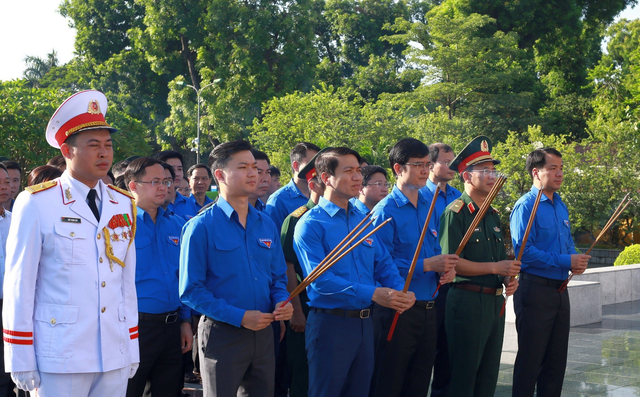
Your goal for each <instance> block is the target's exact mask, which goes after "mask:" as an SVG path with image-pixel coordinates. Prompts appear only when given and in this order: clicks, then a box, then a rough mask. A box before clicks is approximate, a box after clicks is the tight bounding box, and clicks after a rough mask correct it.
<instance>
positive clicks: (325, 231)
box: [293, 197, 404, 310]
mask: <svg viewBox="0 0 640 397" xmlns="http://www.w3.org/2000/svg"><path fill="white" fill-rule="evenodd" d="M364 217H365V215H363V214H362V213H361V212H360V211H358V210H356V209H355V208H354V207H353V205H351V203H349V207H348V211H345V210H344V209H342V208H340V207H338V206H337V205H335V204H334V203H332V202H330V201H328V200H326V199H325V198H324V197H320V201H319V202H318V205H316V206H315V207H313V208H312V209H310V210H309V211H307V213H306V214H304V215H303V216H302V218H301V219H300V221H299V222H298V224H297V225H296V229H295V233H294V236H293V248H294V250H295V252H296V255H297V256H298V259H299V260H300V264H301V265H302V271H303V273H304V275H305V277H306V276H308V275H309V273H310V272H311V271H312V270H313V269H315V268H316V266H318V264H319V263H320V262H321V261H322V260H323V259H324V258H325V256H327V255H328V254H329V252H331V250H333V249H334V248H335V247H336V246H337V245H338V244H339V243H340V241H342V239H343V238H344V237H345V236H346V235H347V234H349V232H350V231H351V230H353V229H354V228H355V227H356V226H357V225H358V223H360V221H361V220H362V219H363V218H364ZM385 227H388V225H387V226H385ZM371 230H373V227H372V226H369V228H367V230H366V231H364V232H363V233H362V234H361V235H360V237H359V238H358V240H359V239H361V238H363V237H364V236H365V235H366V234H367V233H368V232H370V231H371ZM358 240H356V241H358ZM376 283H380V285H382V286H383V287H389V288H394V289H397V290H402V288H403V287H404V280H403V279H402V277H400V274H399V273H398V269H397V268H396V267H395V265H394V264H393V260H392V259H391V256H390V255H389V252H388V251H387V249H386V248H385V247H384V245H383V244H382V242H381V241H380V239H379V238H378V236H376V235H375V234H374V235H372V236H371V238H370V239H368V241H365V242H363V243H362V244H360V245H359V246H358V247H356V248H355V249H354V250H353V251H351V252H350V253H349V254H347V255H346V256H345V257H344V258H342V259H341V260H340V261H339V262H338V263H336V264H335V265H334V266H333V267H331V268H330V269H329V270H327V271H326V273H324V274H323V275H322V276H321V277H319V278H318V279H317V280H316V281H315V282H313V283H311V285H310V286H309V287H307V294H308V296H309V306H311V307H315V308H320V309H347V310H359V309H364V308H366V307H369V306H370V305H371V298H372V297H373V293H374V291H375V289H376Z"/></svg>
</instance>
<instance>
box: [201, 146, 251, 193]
mask: <svg viewBox="0 0 640 397" xmlns="http://www.w3.org/2000/svg"><path fill="white" fill-rule="evenodd" d="M251 149H252V146H251V144H250V143H249V142H247V141H243V140H242V139H238V140H236V141H231V142H225V143H221V144H219V145H218V146H216V147H215V148H213V150H212V151H211V153H209V167H210V168H211V172H215V170H217V169H224V168H225V167H226V166H227V164H229V160H231V156H233V155H234V154H236V153H238V152H244V151H246V150H248V151H251ZM213 180H214V181H215V182H216V184H217V183H218V181H217V180H216V178H215V175H214V177H213Z"/></svg>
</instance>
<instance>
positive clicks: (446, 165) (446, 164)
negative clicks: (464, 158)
mask: <svg viewBox="0 0 640 397" xmlns="http://www.w3.org/2000/svg"><path fill="white" fill-rule="evenodd" d="M436 163H440V164H442V165H444V166H445V167H448V166H449V164H451V161H440V160H436Z"/></svg>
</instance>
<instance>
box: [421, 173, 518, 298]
mask: <svg viewBox="0 0 640 397" xmlns="http://www.w3.org/2000/svg"><path fill="white" fill-rule="evenodd" d="M506 181H507V176H506V175H505V174H498V176H497V177H496V182H495V184H494V185H493V187H492V188H491V191H490V192H489V194H488V195H487V197H486V198H485V199H484V202H483V203H482V205H481V206H480V209H479V210H478V213H477V214H476V216H475V218H473V221H472V222H471V225H470V226H469V229H467V232H466V233H465V234H464V237H463V238H462V241H460V245H458V249H457V250H456V255H458V256H460V254H461V253H462V250H464V246H465V245H467V243H468V242H469V239H470V238H471V235H472V234H473V231H474V230H476V227H478V224H479V223H480V221H481V220H482V218H484V215H485V214H486V213H487V210H488V209H489V207H491V203H493V200H494V199H495V198H496V196H497V195H498V193H499V192H500V189H502V186H503V185H504V183H505V182H506ZM440 285H441V284H438V287H437V288H436V290H435V291H434V293H433V296H432V297H435V296H436V294H437V293H438V290H439V289H440Z"/></svg>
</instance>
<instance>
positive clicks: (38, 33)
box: [0, 0, 640, 81]
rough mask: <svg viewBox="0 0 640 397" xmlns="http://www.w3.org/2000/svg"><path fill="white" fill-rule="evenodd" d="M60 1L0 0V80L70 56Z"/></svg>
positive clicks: (70, 38)
mask: <svg viewBox="0 0 640 397" xmlns="http://www.w3.org/2000/svg"><path fill="white" fill-rule="evenodd" d="M104 1H109V0H104ZM59 4H60V1H59V0H18V1H10V0H3V1H2V5H1V6H0V37H2V38H3V43H2V47H1V50H0V53H1V54H2V56H1V58H0V59H1V61H0V81H6V80H13V79H17V78H21V77H22V72H23V71H24V69H25V64H24V58H25V57H26V56H27V55H31V56H37V57H41V58H46V56H47V54H49V53H50V52H51V51H52V50H56V52H57V53H58V60H59V61H60V63H61V64H65V63H67V62H69V61H70V60H71V58H73V51H74V47H73V42H74V40H75V35H76V32H75V29H72V28H70V27H69V21H68V20H67V19H65V18H63V17H62V16H61V15H60V13H59V12H58V7H59ZM620 18H627V19H638V18H640V6H637V7H635V8H631V7H629V8H627V9H626V10H624V11H623V12H622V13H621V14H620V15H619V16H618V18H617V19H620Z"/></svg>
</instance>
